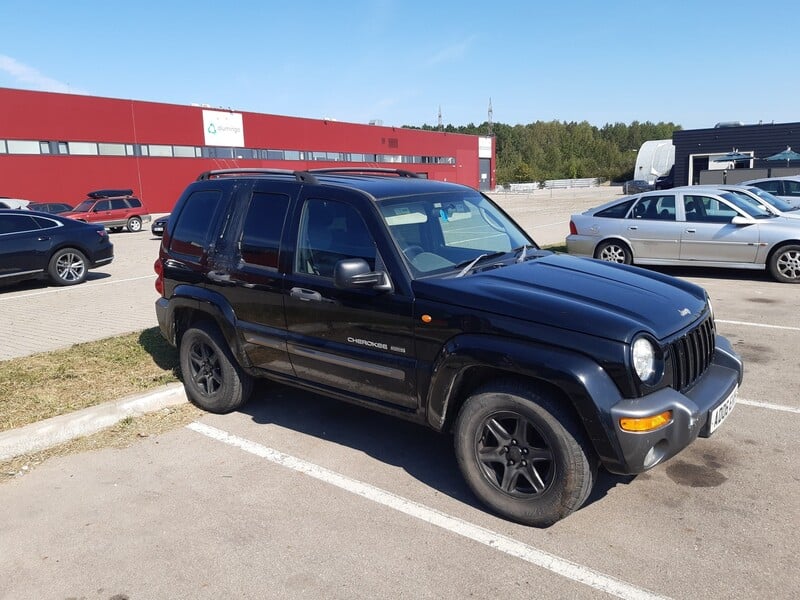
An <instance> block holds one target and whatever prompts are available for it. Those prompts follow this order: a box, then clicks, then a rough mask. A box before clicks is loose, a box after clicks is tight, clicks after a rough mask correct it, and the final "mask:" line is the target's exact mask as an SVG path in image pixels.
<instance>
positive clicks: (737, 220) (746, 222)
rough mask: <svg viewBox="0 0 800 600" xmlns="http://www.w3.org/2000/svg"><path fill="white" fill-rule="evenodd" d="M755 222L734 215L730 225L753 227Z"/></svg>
mask: <svg viewBox="0 0 800 600" xmlns="http://www.w3.org/2000/svg"><path fill="white" fill-rule="evenodd" d="M756 222H757V221H756V220H755V219H750V218H749V217H743V216H741V215H736V216H735V217H733V219H731V223H733V224H734V225H753V224H755V223H756Z"/></svg>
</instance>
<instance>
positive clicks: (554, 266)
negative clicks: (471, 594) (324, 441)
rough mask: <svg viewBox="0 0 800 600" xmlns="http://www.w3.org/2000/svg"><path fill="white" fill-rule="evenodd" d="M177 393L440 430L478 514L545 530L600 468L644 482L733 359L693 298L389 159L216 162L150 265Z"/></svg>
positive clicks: (719, 400)
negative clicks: (327, 402) (582, 253)
mask: <svg viewBox="0 0 800 600" xmlns="http://www.w3.org/2000/svg"><path fill="white" fill-rule="evenodd" d="M155 270H156V273H157V275H158V279H157V282H156V288H157V289H158V291H159V293H160V294H161V298H159V299H158V300H157V302H156V312H157V315H158V321H159V324H160V327H161V331H162V332H163V334H164V336H165V337H166V338H167V339H168V340H169V341H170V342H172V343H173V344H175V345H177V347H178V348H179V351H180V365H181V371H182V373H183V379H184V385H185V386H186V392H187V395H188V397H189V398H190V399H191V400H192V401H193V402H194V403H195V404H197V405H198V406H200V407H202V408H204V409H206V410H209V411H212V412H219V413H222V412H227V411H231V410H234V409H236V408H237V407H239V406H241V404H242V403H243V402H245V401H246V400H247V398H248V396H249V395H250V392H251V388H252V381H253V378H254V377H265V378H269V379H272V380H275V381H279V382H282V383H287V384H291V385H295V386H299V387H302V388H305V389H309V390H313V391H316V392H320V393H322V394H327V395H328V396H332V397H335V398H338V399H341V400H347V401H350V402H354V403H357V404H361V405H364V406H369V407H372V408H374V409H377V410H380V411H383V412H386V413H390V414H393V415H396V416H398V417H402V418H405V419H409V420H411V421H415V422H417V423H421V424H425V425H427V426H429V427H432V428H434V429H437V430H447V431H451V432H452V433H453V435H454V440H455V453H456V456H457V459H458V463H459V465H460V468H461V471H462V473H463V476H464V477H465V479H466V481H467V482H468V484H469V486H470V487H471V488H472V490H473V491H474V493H475V494H476V496H477V497H478V498H479V499H480V500H482V501H483V502H484V503H485V504H486V505H488V506H489V507H490V508H491V509H493V510H494V511H496V512H498V513H499V514H501V515H504V516H505V517H508V518H511V519H514V520H516V521H519V522H522V523H527V524H532V525H538V526H547V525H549V524H551V523H553V522H555V521H557V520H558V519H560V518H562V517H564V516H566V515H568V514H569V513H571V512H572V511H574V510H576V509H577V508H579V507H580V506H581V504H582V503H583V502H584V501H585V500H586V498H587V497H588V495H589V493H590V491H591V489H592V486H593V484H594V482H595V478H596V474H597V467H598V464H602V465H603V466H604V467H605V468H606V469H608V470H610V471H612V472H614V473H621V474H622V473H639V472H641V471H644V470H646V469H649V468H651V467H653V466H654V465H657V464H658V463H660V462H663V461H664V460H666V459H668V458H670V457H671V456H673V455H675V454H676V453H677V452H679V451H680V450H681V449H683V448H685V447H686V446H687V445H688V444H690V443H691V442H692V441H693V440H694V439H695V438H696V437H698V436H701V437H707V436H709V435H710V434H711V433H712V432H713V431H714V430H715V429H716V428H717V427H718V426H719V424H720V423H721V422H722V421H723V420H724V419H725V417H726V416H727V415H728V413H729V412H730V411H731V409H732V408H733V405H734V403H735V400H736V392H737V390H738V386H739V384H740V383H741V379H742V363H741V361H740V360H739V357H738V356H737V355H736V354H735V353H734V352H733V350H732V348H731V346H730V344H729V343H728V341H727V340H726V339H725V338H723V337H720V336H718V335H717V334H716V331H715V327H714V317H713V314H712V310H711V305H710V303H709V300H708V297H707V295H706V293H705V291H704V290H703V289H702V288H700V287H698V286H696V285H693V284H691V283H688V282H685V281H681V280H678V279H674V278H671V277H668V276H666V275H662V274H658V273H654V272H650V271H645V270H641V269H638V268H636V267H630V266H625V265H617V264H611V263H607V262H601V261H596V260H591V259H582V258H576V257H572V256H568V255H564V254H556V253H552V252H548V251H543V250H540V249H539V248H538V246H537V245H536V244H535V243H534V242H533V240H531V238H530V237H528V235H527V234H526V233H525V232H524V231H522V230H521V229H520V228H519V227H518V226H517V225H516V224H515V223H514V222H513V221H512V220H511V219H510V218H509V217H508V215H506V214H505V213H504V212H503V211H502V210H501V209H500V208H499V207H498V206H497V205H495V204H494V203H493V202H492V201H491V200H490V199H489V198H487V197H486V196H484V195H482V194H481V193H479V192H477V191H475V190H473V189H470V188H467V187H464V186H460V185H454V184H450V183H443V182H439V181H430V180H427V179H422V178H417V177H416V176H414V175H413V174H412V173H409V172H405V171H398V170H381V169H373V170H358V171H355V170H347V169H324V170H312V171H302V172H290V171H272V170H226V171H211V172H208V173H204V174H202V175H201V176H200V177H199V179H198V180H197V181H196V182H194V183H192V184H191V185H189V187H188V188H187V189H186V191H185V192H184V193H183V195H182V196H181V198H180V200H179V201H178V203H177V205H176V206H175V209H174V211H173V212H172V216H171V218H170V220H169V222H168V225H167V228H166V231H165V232H164V237H163V240H162V243H161V248H160V252H159V258H158V260H157V261H156V264H155Z"/></svg>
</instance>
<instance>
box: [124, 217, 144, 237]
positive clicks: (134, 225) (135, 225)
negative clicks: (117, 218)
mask: <svg viewBox="0 0 800 600" xmlns="http://www.w3.org/2000/svg"><path fill="white" fill-rule="evenodd" d="M126 227H127V228H128V231H130V232H131V233H135V232H137V231H141V230H142V220H141V219H140V218H139V217H131V218H130V219H128V223H127V225H126Z"/></svg>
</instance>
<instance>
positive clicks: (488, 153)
mask: <svg viewBox="0 0 800 600" xmlns="http://www.w3.org/2000/svg"><path fill="white" fill-rule="evenodd" d="M478 158H492V138H490V137H479V138H478Z"/></svg>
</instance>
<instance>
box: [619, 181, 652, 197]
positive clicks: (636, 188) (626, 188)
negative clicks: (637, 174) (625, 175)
mask: <svg viewBox="0 0 800 600" xmlns="http://www.w3.org/2000/svg"><path fill="white" fill-rule="evenodd" d="M652 189H653V184H652V183H650V182H648V181H645V180H643V179H634V180H632V181H626V182H625V183H623V184H622V193H623V194H638V193H639V192H647V191H650V190H652Z"/></svg>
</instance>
